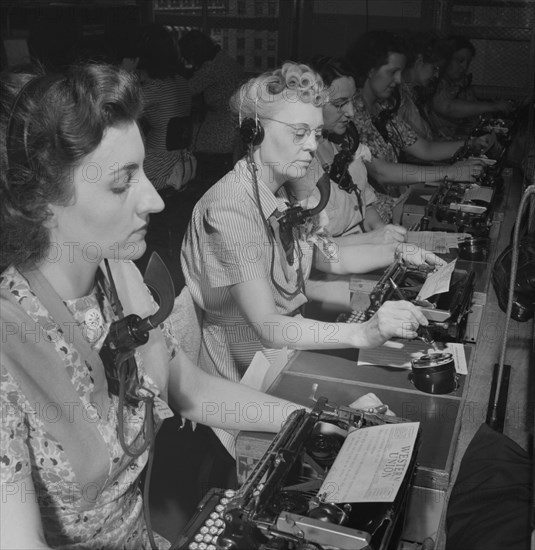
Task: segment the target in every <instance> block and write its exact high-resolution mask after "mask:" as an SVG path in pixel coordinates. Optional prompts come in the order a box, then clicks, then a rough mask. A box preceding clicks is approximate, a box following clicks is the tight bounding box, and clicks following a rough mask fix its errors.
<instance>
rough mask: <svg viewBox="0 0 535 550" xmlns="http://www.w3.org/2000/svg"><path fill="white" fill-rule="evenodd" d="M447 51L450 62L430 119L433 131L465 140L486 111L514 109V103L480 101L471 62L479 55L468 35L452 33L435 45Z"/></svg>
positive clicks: (439, 87)
mask: <svg viewBox="0 0 535 550" xmlns="http://www.w3.org/2000/svg"><path fill="white" fill-rule="evenodd" d="M436 48H437V49H441V50H442V51H444V52H447V57H448V59H447V63H446V65H445V68H444V71H443V73H442V74H441V75H440V79H439V81H438V85H437V88H436V90H435V93H434V95H433V97H432V99H431V102H430V106H429V108H428V110H429V121H430V123H431V126H432V128H433V132H434V133H435V135H437V136H441V137H443V138H446V139H459V138H462V139H464V138H465V137H466V136H468V135H469V134H470V131H471V130H472V129H473V128H474V126H475V125H476V123H477V118H478V116H479V115H483V114H485V113H505V114H508V113H510V112H512V111H513V110H514V108H515V106H514V104H513V103H512V102H510V101H507V100H503V99H501V100H497V101H482V100H479V99H478V98H477V96H476V94H475V92H474V89H473V88H472V85H471V84H472V75H471V74H469V73H468V69H469V67H470V63H472V59H473V58H474V56H475V55H476V49H475V47H474V45H473V44H472V42H470V40H468V38H467V37H465V36H451V37H449V38H447V39H445V40H443V41H441V42H440V43H438V44H437V45H436Z"/></svg>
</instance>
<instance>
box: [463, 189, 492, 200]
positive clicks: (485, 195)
mask: <svg viewBox="0 0 535 550" xmlns="http://www.w3.org/2000/svg"><path fill="white" fill-rule="evenodd" d="M493 194H494V189H493V188H492V187H482V186H480V185H473V186H472V187H469V188H468V189H467V190H466V191H465V192H464V196H463V200H464V201H472V200H474V199H476V200H480V201H484V202H487V203H490V201H491V200H492V196H493Z"/></svg>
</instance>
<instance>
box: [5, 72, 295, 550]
mask: <svg viewBox="0 0 535 550" xmlns="http://www.w3.org/2000/svg"><path fill="white" fill-rule="evenodd" d="M0 88H1V95H0V97H1V111H0V136H1V140H0V162H1V165H0V167H1V175H0V193H1V201H0V202H1V207H0V208H1V215H0V238H1V240H2V247H1V253H2V256H1V260H0V263H1V265H3V266H7V268H6V269H5V270H4V271H3V272H2V274H1V276H0V300H1V302H0V311H1V329H2V351H1V407H2V409H1V410H2V417H1V418H2V423H1V431H0V436H1V450H0V462H1V483H2V503H1V505H0V512H1V526H0V527H1V528H0V533H1V535H0V547H2V548H25V549H28V548H32V549H35V548H39V549H40V548H70V549H72V548H84V549H86V548H103V549H104V548H105V549H115V548H125V549H126V548H131V549H136V550H137V549H140V548H149V547H150V545H151V544H152V542H151V541H150V538H151V537H150V536H149V533H150V530H149V529H148V528H147V525H146V523H145V520H144V517H143V514H142V498H141V492H140V489H139V478H140V474H141V471H142V470H143V468H144V465H145V463H146V461H147V457H148V454H149V451H148V450H145V451H144V452H141V451H142V449H140V446H142V445H141V444H142V441H143V439H144V437H145V436H146V434H147V433H148V432H150V430H151V429H152V428H155V429H157V427H158V425H159V424H160V423H161V421H162V419H164V418H165V417H167V416H168V415H170V414H172V413H171V410H170V409H169V407H168V405H167V403H169V404H172V405H173V407H174V409H175V410H176V411H177V413H179V414H180V415H182V416H183V417H185V418H189V419H191V420H193V421H198V422H203V423H206V424H208V425H212V426H215V427H219V428H225V429H227V430H237V429H253V428H254V429H255V430H264V431H272V432H276V431H278V429H279V428H280V426H281V423H282V422H283V420H284V418H285V417H286V416H287V414H288V413H289V412H291V410H292V409H293V408H295V405H293V404H291V403H288V402H286V401H283V400H278V399H276V398H274V397H270V398H269V407H266V408H265V410H262V414H261V415H260V417H257V418H255V419H254V423H251V422H249V421H248V419H247V418H245V417H244V416H243V415H241V416H240V415H231V416H228V417H224V416H223V415H222V414H214V411H222V410H223V408H222V405H223V403H225V402H231V403H232V407H233V410H234V408H235V407H236V404H237V403H239V404H250V403H251V402H254V403H257V404H262V403H264V402H265V401H266V396H265V395H263V394H260V393H258V392H255V391H253V390H251V389H249V388H247V387H245V386H240V385H237V384H234V383H231V382H229V381H227V380H224V379H221V378H214V377H211V376H210V375H208V374H206V373H204V372H203V371H201V370H200V369H198V368H197V367H196V366H195V365H193V364H192V363H191V361H189V360H188V359H187V358H186V356H185V355H184V353H183V352H182V351H181V349H180V347H179V344H178V343H177V341H176V340H175V339H174V337H173V335H172V334H171V332H170V330H169V329H168V326H167V325H166V324H164V325H163V326H162V327H157V328H155V329H154V330H152V331H151V332H150V337H149V339H148V342H147V343H146V344H144V345H142V346H140V347H139V348H138V349H137V350H136V360H137V361H136V362H137V374H138V378H139V384H138V385H137V394H136V395H138V396H141V395H143V396H145V397H147V396H150V395H152V396H154V408H152V407H151V405H150V403H151V401H150V399H149V401H148V402H149V405H148V406H145V404H144V403H145V402H144V401H139V402H137V403H136V402H134V403H130V402H126V403H124V404H123V406H122V407H121V406H120V400H119V398H118V396H117V395H114V394H112V393H111V392H110V391H108V388H109V386H108V382H107V379H106V369H105V366H104V363H103V361H102V360H101V357H100V354H99V351H100V349H101V347H102V345H103V342H104V340H105V338H106V336H107V333H108V329H109V326H110V324H111V322H112V321H113V320H114V319H116V318H117V313H116V306H117V304H116V302H115V300H113V299H112V298H111V297H110V296H111V294H110V278H109V274H108V272H107V269H106V268H104V269H102V268H101V267H100V266H101V262H103V261H104V262H106V260H107V263H108V266H109V269H110V271H111V273H112V274H113V280H114V281H115V284H116V287H117V293H118V297H119V299H120V301H121V304H122V307H123V309H124V313H125V314H130V313H136V314H138V315H139V316H140V317H146V316H148V315H151V314H152V313H154V311H155V309H156V305H155V304H154V302H153V301H152V299H151V297H150V294H149V292H148V290H147V288H146V287H145V285H144V284H143V281H142V278H141V275H140V274H139V272H138V271H137V269H136V268H135V266H134V264H133V263H132V262H131V261H130V260H133V259H136V258H138V257H140V256H141V255H142V254H143V253H144V251H145V248H146V245H145V234H146V229H147V223H148V220H149V216H150V214H152V213H156V212H159V211H160V210H162V208H163V202H162V200H161V198H160V197H159V195H158V193H157V192H156V191H155V189H154V187H153V186H152V184H151V182H150V181H149V180H148V179H147V177H146V176H145V174H144V172H143V160H144V154H145V152H144V147H143V142H142V139H141V135H140V132H139V129H138V126H137V124H136V120H137V119H138V117H139V115H140V114H141V110H142V102H141V99H140V98H141V95H140V93H139V89H138V84H137V83H136V80H135V79H134V78H133V77H132V76H130V75H129V74H128V73H126V72H124V71H121V70H119V69H116V68H113V67H110V66H107V65H85V66H77V67H73V68H71V69H69V70H68V71H66V72H65V73H63V74H58V75H45V74H43V72H42V70H41V69H40V68H33V67H25V68H22V69H20V70H19V71H18V72H15V71H8V72H5V73H3V74H2V76H1V78H0ZM105 272H106V275H105V274H104V273H105ZM112 304H113V306H112ZM193 396H194V397H193ZM206 404H209V405H210V412H211V414H210V415H208V413H207V410H206ZM260 409H262V407H260ZM152 411H154V421H152V420H151V415H150V413H151V412H152ZM121 412H122V415H121V414H120V413H121ZM145 417H147V418H145ZM121 418H122V422H120V420H121ZM143 429H145V432H144V433H142V432H143ZM120 431H122V433H123V435H124V439H125V443H126V445H127V446H129V447H130V451H131V454H132V455H133V456H130V454H128V453H126V452H125V450H124V449H123V448H124V446H126V445H123V444H122V443H121V441H120V438H119V432H120ZM155 539H156V540H155V541H154V545H155V546H157V547H158V548H167V547H168V546H169V543H168V542H167V541H165V540H164V539H163V538H162V537H159V536H157V535H155Z"/></svg>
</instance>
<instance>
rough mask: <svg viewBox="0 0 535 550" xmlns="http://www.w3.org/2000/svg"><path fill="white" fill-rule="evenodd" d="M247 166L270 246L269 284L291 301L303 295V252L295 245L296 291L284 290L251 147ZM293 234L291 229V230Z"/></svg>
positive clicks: (275, 246)
mask: <svg viewBox="0 0 535 550" xmlns="http://www.w3.org/2000/svg"><path fill="white" fill-rule="evenodd" d="M247 166H248V168H249V170H250V172H251V175H252V177H253V188H254V193H255V199H256V203H257V206H258V210H259V211H260V217H261V218H262V223H263V224H264V228H265V230H266V233H267V237H268V240H269V244H270V245H271V261H270V268H269V275H270V278H271V282H272V283H273V286H274V287H275V288H276V290H277V292H278V293H279V294H280V295H281V296H283V297H285V298H287V299H289V300H291V299H293V298H295V297H297V296H299V294H304V293H305V278H304V275H303V266H302V258H303V251H302V250H301V247H300V246H299V243H296V248H297V262H298V263H297V268H296V274H297V283H296V289H295V290H293V291H288V290H286V289H285V288H284V287H283V286H281V285H280V284H279V283H278V282H277V281H276V279H275V249H276V248H277V243H276V241H275V237H274V235H273V232H272V231H273V230H272V228H271V226H270V224H269V222H268V220H267V218H266V216H265V214H264V211H263V209H262V204H261V202H260V191H259V189H258V176H257V170H258V168H257V166H256V163H255V161H254V158H253V148H252V146H249V147H248V148H247ZM292 233H293V228H292Z"/></svg>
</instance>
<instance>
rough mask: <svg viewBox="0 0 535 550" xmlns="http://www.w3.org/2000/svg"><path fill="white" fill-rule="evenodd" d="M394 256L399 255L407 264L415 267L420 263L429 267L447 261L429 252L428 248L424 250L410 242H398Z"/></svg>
mask: <svg viewBox="0 0 535 550" xmlns="http://www.w3.org/2000/svg"><path fill="white" fill-rule="evenodd" d="M394 257H395V258H398V257H399V258H400V259H402V260H403V261H404V262H405V263H406V264H407V265H410V266H415V267H419V266H422V265H424V266H429V267H441V266H444V265H446V263H447V262H445V261H444V260H443V259H442V258H440V257H439V256H437V255H436V254H433V252H429V250H425V249H424V248H420V247H419V246H417V245H415V244H411V243H399V244H398V245H397V246H396V250H395V253H394Z"/></svg>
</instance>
